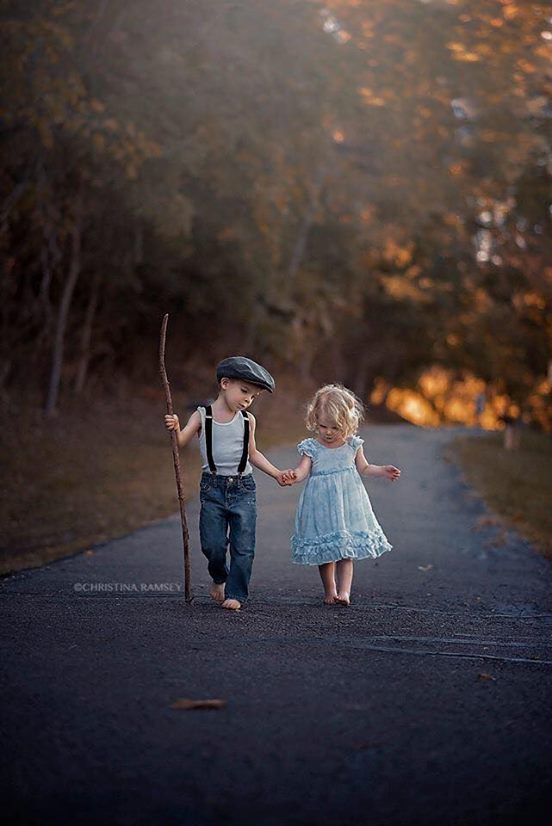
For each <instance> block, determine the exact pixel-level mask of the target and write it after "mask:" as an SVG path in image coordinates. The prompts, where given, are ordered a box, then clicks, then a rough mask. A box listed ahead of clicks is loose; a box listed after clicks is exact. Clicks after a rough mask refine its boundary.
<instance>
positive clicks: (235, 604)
mask: <svg viewBox="0 0 552 826" xmlns="http://www.w3.org/2000/svg"><path fill="white" fill-rule="evenodd" d="M221 608H228V610H229V611H239V610H240V608H241V602H239V601H238V600H237V599H225V600H224V602H223V603H222V605H221Z"/></svg>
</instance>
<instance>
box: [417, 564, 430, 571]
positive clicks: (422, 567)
mask: <svg viewBox="0 0 552 826" xmlns="http://www.w3.org/2000/svg"><path fill="white" fill-rule="evenodd" d="M432 568H433V565H431V564H430V565H418V570H419V571H431V569H432Z"/></svg>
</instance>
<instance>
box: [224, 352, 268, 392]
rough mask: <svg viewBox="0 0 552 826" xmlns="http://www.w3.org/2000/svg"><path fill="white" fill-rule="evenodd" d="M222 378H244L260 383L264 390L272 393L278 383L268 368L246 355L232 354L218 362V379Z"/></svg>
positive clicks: (244, 379) (253, 382) (243, 379)
mask: <svg viewBox="0 0 552 826" xmlns="http://www.w3.org/2000/svg"><path fill="white" fill-rule="evenodd" d="M221 379H242V381H248V382H250V383H251V384H258V385H259V387H262V388H263V390H268V392H269V393H272V391H273V390H274V388H275V386H276V384H275V381H274V379H273V378H272V376H271V375H270V373H269V372H268V370H265V369H264V367H261V365H260V364H257V362H256V361H253V360H252V359H248V358H246V357H245V356H230V358H227V359H223V360H222V361H221V362H219V363H218V364H217V381H220V380H221Z"/></svg>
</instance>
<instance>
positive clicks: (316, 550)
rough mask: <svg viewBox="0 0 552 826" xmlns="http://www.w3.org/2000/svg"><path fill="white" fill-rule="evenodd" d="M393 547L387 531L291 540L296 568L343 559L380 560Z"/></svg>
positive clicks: (335, 534)
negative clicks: (387, 536)
mask: <svg viewBox="0 0 552 826" xmlns="http://www.w3.org/2000/svg"><path fill="white" fill-rule="evenodd" d="M392 547H393V546H392V545H391V544H390V543H389V542H388V540H387V539H386V537H385V535H384V534H383V531H382V532H381V533H379V532H370V533H368V532H367V531H352V532H351V531H336V532H334V533H330V534H325V535H324V536H320V537H317V538H316V539H301V538H299V537H297V536H295V535H294V536H292V538H291V549H292V553H293V555H292V562H294V563H295V564H296V565H325V564H326V563H327V562H339V561H340V560H341V559H368V558H371V559H376V558H377V557H378V556H381V555H382V554H384V553H386V552H387V551H390V550H391V549H392Z"/></svg>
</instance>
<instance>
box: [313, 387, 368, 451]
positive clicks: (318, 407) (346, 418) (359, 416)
mask: <svg viewBox="0 0 552 826" xmlns="http://www.w3.org/2000/svg"><path fill="white" fill-rule="evenodd" d="M321 414H322V415H324V414H325V415H327V416H328V418H329V419H330V421H332V422H335V425H336V427H338V428H339V430H340V431H341V433H342V435H343V438H344V439H348V438H349V437H350V436H353V435H354V434H355V433H356V432H357V430H358V427H359V425H360V423H361V422H362V420H363V418H364V407H363V405H362V402H361V401H360V399H358V398H357V397H356V396H355V394H354V393H353V392H352V391H351V390H348V389H347V388H346V387H343V385H342V384H325V385H324V387H320V388H319V389H318V390H317V391H316V393H315V394H314V396H313V397H312V399H311V401H310V402H309V404H308V405H307V415H306V417H305V423H306V425H307V430H312V431H316V430H317V429H318V418H319V416H320V415H321Z"/></svg>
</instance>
